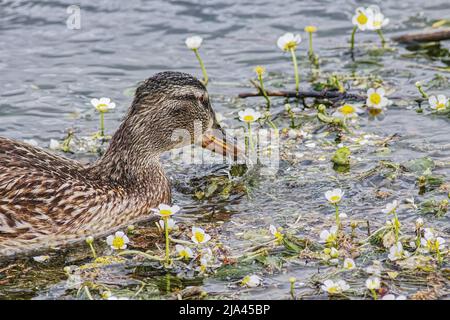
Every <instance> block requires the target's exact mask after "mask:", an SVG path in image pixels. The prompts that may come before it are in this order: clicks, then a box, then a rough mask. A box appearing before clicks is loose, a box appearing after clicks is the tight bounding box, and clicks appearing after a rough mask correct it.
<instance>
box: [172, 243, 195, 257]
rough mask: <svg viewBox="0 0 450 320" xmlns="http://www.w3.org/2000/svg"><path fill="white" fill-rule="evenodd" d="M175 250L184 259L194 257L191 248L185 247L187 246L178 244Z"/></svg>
mask: <svg viewBox="0 0 450 320" xmlns="http://www.w3.org/2000/svg"><path fill="white" fill-rule="evenodd" d="M175 250H176V251H177V253H178V255H179V256H180V257H181V258H183V259H190V258H192V257H193V256H194V253H193V252H192V250H191V248H189V247H185V246H182V245H179V244H177V245H176V246H175Z"/></svg>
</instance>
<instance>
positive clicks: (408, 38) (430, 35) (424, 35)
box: [392, 29, 450, 43]
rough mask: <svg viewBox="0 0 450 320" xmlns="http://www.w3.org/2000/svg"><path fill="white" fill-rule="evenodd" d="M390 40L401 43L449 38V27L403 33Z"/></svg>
mask: <svg viewBox="0 0 450 320" xmlns="http://www.w3.org/2000/svg"><path fill="white" fill-rule="evenodd" d="M392 40H394V41H397V42H401V43H410V42H431V41H441V40H450V29H441V30H437V31H430V32H420V33H410V34H404V35H401V36H397V37H393V38H392Z"/></svg>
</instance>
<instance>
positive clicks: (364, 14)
mask: <svg viewBox="0 0 450 320" xmlns="http://www.w3.org/2000/svg"><path fill="white" fill-rule="evenodd" d="M373 16H374V13H373V11H372V9H370V8H367V9H364V8H362V7H359V8H357V9H356V10H355V15H354V16H353V18H352V23H353V25H355V26H358V28H359V30H361V31H364V30H367V29H369V26H371V25H372V21H373Z"/></svg>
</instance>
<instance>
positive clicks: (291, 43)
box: [284, 41, 297, 50]
mask: <svg viewBox="0 0 450 320" xmlns="http://www.w3.org/2000/svg"><path fill="white" fill-rule="evenodd" d="M295 48H297V42H295V41H289V42H287V43H286V44H285V45H284V50H291V49H294V50H295Z"/></svg>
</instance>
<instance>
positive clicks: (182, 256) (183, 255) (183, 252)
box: [180, 250, 189, 259]
mask: <svg viewBox="0 0 450 320" xmlns="http://www.w3.org/2000/svg"><path fill="white" fill-rule="evenodd" d="M180 257H181V258H183V259H188V258H189V252H187V250H181V251H180Z"/></svg>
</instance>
